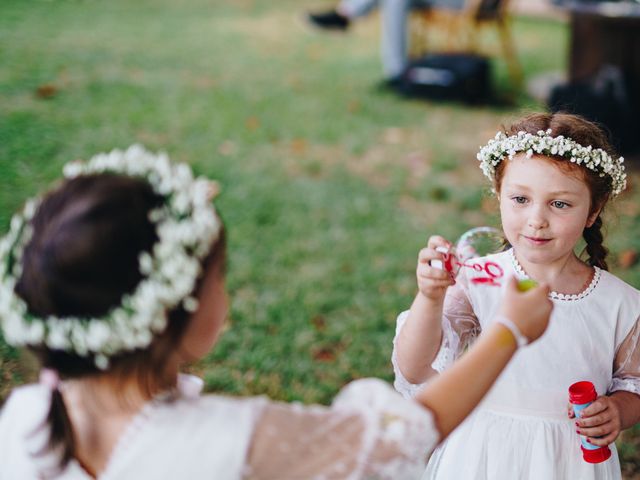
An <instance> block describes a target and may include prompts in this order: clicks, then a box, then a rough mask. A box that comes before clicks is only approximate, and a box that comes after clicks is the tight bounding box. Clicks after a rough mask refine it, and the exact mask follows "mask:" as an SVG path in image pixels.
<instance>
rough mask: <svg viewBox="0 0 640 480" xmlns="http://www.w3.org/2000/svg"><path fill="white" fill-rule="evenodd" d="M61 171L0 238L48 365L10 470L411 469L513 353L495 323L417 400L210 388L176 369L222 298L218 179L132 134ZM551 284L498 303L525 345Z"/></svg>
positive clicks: (8, 421)
mask: <svg viewBox="0 0 640 480" xmlns="http://www.w3.org/2000/svg"><path fill="white" fill-rule="evenodd" d="M65 176H66V179H65V180H64V182H62V184H61V185H59V186H58V187H57V188H55V189H54V190H53V191H51V192H50V193H48V194H47V195H46V196H44V197H43V198H42V199H38V200H35V201H30V202H28V203H27V205H26V206H25V208H24V212H23V213H22V214H18V215H16V216H15V217H14V219H13V220H12V222H11V227H10V231H9V233H8V234H7V236H6V237H5V238H4V239H2V241H1V242H0V322H1V326H2V329H3V333H4V336H5V338H6V340H7V342H9V343H10V344H12V345H22V346H26V347H28V348H29V349H31V350H32V351H33V352H34V353H35V354H36V355H37V356H38V358H39V360H40V361H41V364H42V367H43V369H42V371H41V381H40V383H39V384H36V385H28V386H23V387H19V388H16V389H15V390H14V391H13V392H12V394H11V396H10V397H9V399H8V401H7V403H6V405H5V406H4V408H3V410H2V412H1V415H0V479H2V480H4V479H12V480H13V479H18V478H20V479H23V478H24V479H27V478H48V477H55V478H63V479H88V478H101V479H105V480H106V479H141V478H153V479H176V478H189V479H200V478H203V479H204V478H212V479H213V478H215V479H219V480H234V479H240V478H251V479H302V478H320V477H322V478H332V479H338V478H350V479H358V478H381V479H382V478H389V479H400V478H411V477H412V476H415V475H416V474H418V475H419V474H420V472H421V471H422V469H423V468H424V460H425V455H426V453H427V452H428V451H429V450H430V449H431V448H433V446H434V445H435V444H436V443H437V442H438V440H439V439H441V438H443V437H445V436H446V435H447V434H448V433H449V432H450V431H451V430H452V429H453V428H454V427H455V426H456V425H457V424H458V423H460V421H462V419H463V418H464V417H465V416H466V415H467V414H468V413H469V412H470V411H471V409H472V408H473V407H474V406H475V405H476V404H477V403H478V401H479V400H480V399H481V398H482V396H483V395H484V393H485V392H486V391H487V390H488V388H489V387H490V386H491V384H492V382H493V381H494V380H495V378H496V377H497V375H498V374H499V373H500V372H501V370H502V369H503V368H504V366H505V365H506V363H507V362H508V361H509V359H510V358H511V356H512V355H513V353H514V352H515V350H516V345H515V341H514V340H513V338H512V337H510V333H509V332H508V331H506V330H504V329H501V328H499V327H496V328H495V329H494V330H492V331H488V332H487V335H486V336H485V338H484V339H483V340H481V341H479V342H478V343H479V344H478V346H477V348H476V349H475V350H474V351H473V352H470V354H469V357H468V358H467V359H464V360H463V361H462V362H461V363H460V364H459V365H457V366H456V367H454V368H453V369H452V371H451V372H450V375H448V376H444V377H442V378H440V379H438V381H437V382H435V383H434V385H432V386H430V387H427V388H425V389H424V391H422V392H420V393H419V394H418V396H417V402H414V401H408V400H404V399H402V398H401V397H400V396H399V395H398V394H397V393H395V392H394V391H393V390H392V389H391V388H390V387H389V386H388V385H386V384H385V383H383V382H381V381H378V380H372V379H369V380H360V381H356V382H353V383H352V384H351V385H349V386H347V387H345V389H344V390H343V391H342V392H341V393H340V395H339V396H338V397H337V398H336V400H335V401H334V403H333V405H332V406H331V407H302V406H300V405H288V404H282V403H276V402H270V401H269V400H267V399H266V398H263V397H257V398H246V399H241V398H230V397H224V396H219V395H205V396H200V395H199V393H200V389H201V386H202V385H201V381H199V379H197V378H195V377H188V376H184V375H180V374H179V373H178V372H179V368H180V366H181V365H182V364H183V363H185V362H188V361H191V360H194V359H198V358H201V357H202V356H203V355H205V354H206V353H207V351H208V350H209V349H210V348H211V347H212V346H213V345H214V344H215V342H216V340H217V337H218V335H219V333H220V330H221V327H222V324H223V321H224V317H225V315H226V310H227V298H226V295H225V290H224V277H223V273H224V258H225V252H224V250H225V237H224V231H223V227H222V222H221V220H220V218H219V216H218V214H217V213H216V210H215V209H214V207H213V205H212V203H211V201H210V200H211V196H212V193H213V190H212V186H211V184H210V182H208V181H206V180H204V179H202V178H193V176H192V173H191V170H190V169H189V167H187V166H186V165H183V164H182V165H174V164H171V163H170V162H169V160H168V158H167V157H166V156H164V155H157V156H156V155H152V154H150V153H148V152H146V151H145V150H143V149H142V148H140V147H136V146H134V147H131V148H130V149H128V150H127V151H125V152H121V151H113V152H111V153H109V154H106V155H98V156H96V157H94V158H92V159H91V160H90V161H89V162H87V163H86V164H82V163H74V164H70V165H68V166H67V167H66V168H65ZM546 293H547V291H546V290H544V289H543V288H538V289H536V290H534V291H532V292H528V293H526V294H522V293H518V292H517V290H516V288H515V287H514V286H513V285H512V287H511V289H510V291H508V292H507V295H506V297H505V300H504V302H503V305H502V308H503V313H504V315H508V316H510V317H511V318H513V321H514V322H516V324H517V325H518V328H520V329H521V330H522V331H524V332H526V334H527V335H528V337H529V338H530V340H535V339H536V338H538V337H539V336H540V335H541V334H542V333H543V332H544V330H545V328H546V326H547V322H548V319H549V313H550V310H551V303H550V302H549V301H548V300H547V299H546ZM481 365H482V368H480V366H481ZM454 394H455V396H454ZM425 407H426V408H425Z"/></svg>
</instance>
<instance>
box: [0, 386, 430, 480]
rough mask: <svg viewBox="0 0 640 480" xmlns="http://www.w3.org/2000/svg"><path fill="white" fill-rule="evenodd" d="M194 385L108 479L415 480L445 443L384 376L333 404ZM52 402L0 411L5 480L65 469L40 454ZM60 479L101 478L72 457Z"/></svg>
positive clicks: (139, 422)
mask: <svg viewBox="0 0 640 480" xmlns="http://www.w3.org/2000/svg"><path fill="white" fill-rule="evenodd" d="M191 379H193V377H191ZM188 380H189V378H187V377H185V376H181V378H180V381H179V385H178V393H177V394H175V395H173V396H171V397H169V396H166V395H165V396H164V397H163V398H160V397H159V398H156V399H154V400H152V401H151V402H149V403H148V404H147V405H146V406H145V407H144V408H143V409H142V410H141V412H140V413H139V414H138V415H137V416H136V417H135V418H134V420H133V421H132V422H131V423H130V425H129V426H128V428H127V429H126V430H125V433H124V434H123V435H122V436H121V438H120V439H119V441H118V443H117V445H116V446H115V448H114V450H113V452H112V454H111V457H110V460H109V462H108V464H107V467H106V469H105V471H104V472H103V473H102V474H101V475H100V476H99V478H100V479H101V480H116V479H117V480H127V479H136V480H138V479H154V480H158V479H171V480H175V479H216V480H237V479H270V480H287V479H290V480H294V479H295V480H301V479H318V480H320V479H326V480H329V479H360V478H367V479H369V478H370V479H407V480H410V479H415V478H419V476H420V474H421V473H422V471H424V467H425V464H426V459H427V456H426V455H425V453H426V452H428V451H431V450H432V449H433V447H434V446H435V445H436V443H437V441H438V437H439V434H438V432H437V430H436V428H435V426H434V422H433V418H432V415H431V413H430V412H429V411H428V410H426V409H424V408H423V407H422V406H420V405H418V404H417V403H415V402H413V401H407V400H405V399H403V398H402V397H401V396H400V395H399V394H398V393H396V392H395V391H394V390H393V389H392V388H391V386H390V385H387V384H386V383H384V382H382V381H380V380H375V379H365V380H359V381H356V382H353V383H351V384H350V385H348V386H347V387H345V388H344V389H343V390H342V391H341V393H340V394H339V395H338V397H336V399H335V401H334V402H333V404H332V406H331V407H321V406H302V405H299V404H286V403H277V402H272V401H269V400H268V399H267V398H265V397H253V398H233V397H224V396H218V395H203V396H200V395H199V390H198V389H196V390H197V391H194V388H192V387H193V382H189V381H188ZM190 386H191V388H185V387H190ZM50 397H51V393H50V391H49V390H47V389H46V388H45V387H44V386H41V385H27V386H23V387H19V388H16V389H15V390H14V391H13V392H12V393H11V395H10V397H9V399H8V400H7V403H6V405H5V406H4V408H3V410H2V411H0V479H1V480H16V479H21V480H22V479H38V478H44V477H43V476H42V473H43V472H46V471H47V469H48V468H49V467H51V466H52V465H54V464H55V460H56V458H55V454H53V453H51V454H49V455H45V456H38V455H33V453H34V452H37V451H39V450H40V449H41V447H42V445H43V441H44V440H45V439H46V437H47V431H46V429H42V428H41V429H39V430H38V427H39V426H40V425H42V421H43V419H44V418H45V417H46V413H47V411H48V409H49V405H50ZM34 432H35V433H34ZM52 462H53V463H52ZM55 478H61V479H64V480H69V479H73V480H76V479H77V480H87V479H89V478H91V477H90V476H89V475H88V474H87V472H86V471H85V470H84V469H83V468H82V467H81V466H80V464H79V463H78V462H76V461H75V460H72V461H71V463H70V464H69V466H68V467H67V469H66V470H65V471H64V472H63V473H62V475H61V476H59V477H55Z"/></svg>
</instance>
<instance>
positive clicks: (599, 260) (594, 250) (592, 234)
mask: <svg viewBox="0 0 640 480" xmlns="http://www.w3.org/2000/svg"><path fill="white" fill-rule="evenodd" d="M601 228H602V218H600V215H598V217H597V218H596V221H595V222H593V225H591V226H590V227H587V228H585V229H584V231H583V232H582V236H583V238H584V239H585V241H586V242H587V246H586V247H585V251H586V252H587V255H589V258H588V260H587V263H588V264H589V265H591V266H592V267H599V268H601V269H603V270H609V266H608V265H607V262H606V260H605V258H606V256H607V254H608V253H609V250H608V249H607V248H606V247H605V246H604V245H603V237H602V231H601Z"/></svg>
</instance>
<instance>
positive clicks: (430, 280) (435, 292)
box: [416, 235, 456, 302]
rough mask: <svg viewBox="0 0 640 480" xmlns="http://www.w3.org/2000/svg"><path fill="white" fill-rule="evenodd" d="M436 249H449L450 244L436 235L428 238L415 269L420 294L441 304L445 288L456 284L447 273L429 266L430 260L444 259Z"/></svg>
mask: <svg viewBox="0 0 640 480" xmlns="http://www.w3.org/2000/svg"><path fill="white" fill-rule="evenodd" d="M438 247H444V248H447V249H450V248H451V243H450V242H449V241H447V240H445V239H444V238H443V237H440V236H438V235H434V236H432V237H430V238H429V241H428V242H427V246H426V248H423V249H422V250H420V253H419V254H418V267H417V269H416V277H417V279H418V289H419V290H420V293H421V294H422V295H423V296H424V297H425V298H427V299H429V300H431V301H434V302H441V301H442V300H443V299H444V295H445V293H446V292H447V287H449V286H451V285H453V284H455V283H456V282H455V280H454V279H453V278H452V277H451V275H450V274H449V272H447V271H446V270H442V269H439V268H435V267H432V266H431V265H430V262H431V260H441V261H443V259H444V256H443V254H442V253H440V252H437V251H436V248H438Z"/></svg>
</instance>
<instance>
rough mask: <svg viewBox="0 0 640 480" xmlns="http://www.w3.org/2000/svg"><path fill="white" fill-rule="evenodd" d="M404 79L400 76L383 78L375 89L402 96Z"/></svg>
mask: <svg viewBox="0 0 640 480" xmlns="http://www.w3.org/2000/svg"><path fill="white" fill-rule="evenodd" d="M404 88H405V85H404V79H403V77H402V75H398V76H397V77H391V78H385V79H384V80H381V81H380V82H379V83H378V85H377V87H376V89H377V90H380V91H386V92H393V93H399V94H404Z"/></svg>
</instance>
